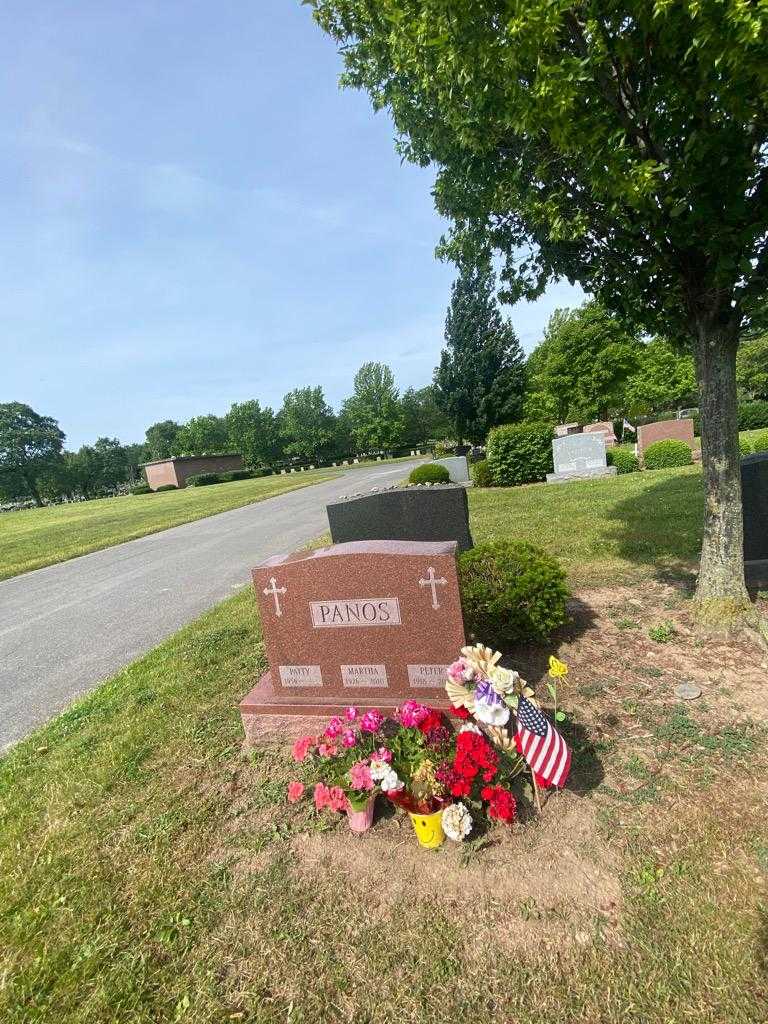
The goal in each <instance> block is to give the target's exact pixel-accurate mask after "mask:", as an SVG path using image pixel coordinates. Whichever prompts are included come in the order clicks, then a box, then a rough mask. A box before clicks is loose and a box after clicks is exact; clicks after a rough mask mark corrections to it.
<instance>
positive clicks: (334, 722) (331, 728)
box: [325, 715, 344, 740]
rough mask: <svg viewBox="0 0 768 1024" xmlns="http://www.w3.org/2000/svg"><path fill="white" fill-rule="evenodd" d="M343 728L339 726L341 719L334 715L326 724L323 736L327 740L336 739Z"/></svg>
mask: <svg viewBox="0 0 768 1024" xmlns="http://www.w3.org/2000/svg"><path fill="white" fill-rule="evenodd" d="M343 728H344V727H343V725H342V724H341V719H340V718H339V716H338V715H334V716H333V718H332V719H331V720H330V722H329V723H328V725H327V726H326V727H325V735H326V736H327V737H328V738H329V739H332V740H333V739H336V737H337V736H338V735H339V733H340V732H341V730H342V729H343Z"/></svg>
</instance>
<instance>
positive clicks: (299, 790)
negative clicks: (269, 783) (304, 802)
mask: <svg viewBox="0 0 768 1024" xmlns="http://www.w3.org/2000/svg"><path fill="white" fill-rule="evenodd" d="M299 760H301V759H299ZM303 796H304V785H303V783H301V782H289V783H288V803H289V804H295V803H296V801H297V800H301V798H302V797H303Z"/></svg>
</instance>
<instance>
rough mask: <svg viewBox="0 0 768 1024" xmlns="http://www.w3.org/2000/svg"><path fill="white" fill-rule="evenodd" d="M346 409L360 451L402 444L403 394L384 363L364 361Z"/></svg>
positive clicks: (356, 376) (376, 449) (346, 403)
mask: <svg viewBox="0 0 768 1024" xmlns="http://www.w3.org/2000/svg"><path fill="white" fill-rule="evenodd" d="M343 410H344V412H345V414H346V416H347V420H348V423H349V427H350V429H351V431H352V436H353V437H354V439H355V443H356V444H357V447H358V450H360V451H378V450H382V449H385V448H392V447H394V446H395V445H397V444H399V443H400V440H401V438H402V436H403V428H404V420H403V411H402V407H401V405H400V395H399V394H398V391H397V388H396V387H395V378H394V376H393V374H392V371H391V370H390V368H389V367H388V366H385V365H384V363H373V362H371V363H363V365H362V366H361V367H360V369H359V370H358V371H357V373H356V374H355V381H354V390H353V393H352V395H351V397H350V398H348V399H347V400H346V402H345V403H344V406H343Z"/></svg>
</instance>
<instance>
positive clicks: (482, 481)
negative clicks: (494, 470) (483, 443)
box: [472, 459, 493, 487]
mask: <svg viewBox="0 0 768 1024" xmlns="http://www.w3.org/2000/svg"><path fill="white" fill-rule="evenodd" d="M472 482H473V483H474V485H475V487H493V477H492V476H491V469H490V466H489V465H488V459H480V461H479V462H475V463H473V465H472Z"/></svg>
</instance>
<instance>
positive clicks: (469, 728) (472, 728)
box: [459, 722, 483, 736]
mask: <svg viewBox="0 0 768 1024" xmlns="http://www.w3.org/2000/svg"><path fill="white" fill-rule="evenodd" d="M459 732H476V733H477V735H478V736H482V735H483V730H482V729H478V727H477V726H476V725H475V723H474V722H465V723H464V725H462V727H461V728H460V729H459Z"/></svg>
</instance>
